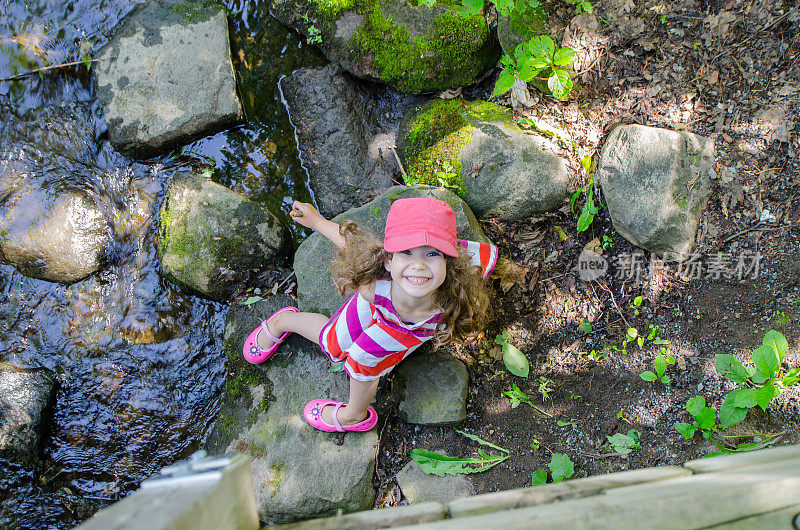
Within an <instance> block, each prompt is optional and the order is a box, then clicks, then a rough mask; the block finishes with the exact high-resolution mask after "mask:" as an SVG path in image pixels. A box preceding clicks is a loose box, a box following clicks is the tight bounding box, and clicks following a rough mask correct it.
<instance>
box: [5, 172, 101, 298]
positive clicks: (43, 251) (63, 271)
mask: <svg viewBox="0 0 800 530" xmlns="http://www.w3.org/2000/svg"><path fill="white" fill-rule="evenodd" d="M18 176H19V177H22V176H21V175H18ZM10 180H16V179H14V178H13V175H11V174H10V172H9V173H7V174H4V175H3V176H0V182H9V181H10ZM11 195H12V196H11V197H6V199H5V200H4V201H3V202H2V205H0V260H2V261H4V262H5V263H8V264H11V265H13V266H14V267H16V268H17V270H19V271H20V272H21V273H22V274H25V275H26V276H31V277H34V278H39V279H41V280H48V281H52V282H64V283H71V282H76V281H78V280H82V279H83V278H86V277H87V276H89V275H90V274H92V273H94V272H96V271H98V270H100V268H101V267H102V266H103V262H104V259H105V254H106V250H107V248H108V247H109V245H110V244H111V240H112V237H111V229H110V226H109V224H108V220H107V219H106V217H105V215H103V212H102V211H101V210H100V208H99V207H98V205H97V203H96V202H95V199H94V198H93V197H91V196H90V195H89V194H88V193H87V192H86V191H85V190H83V189H80V188H76V187H70V186H64V187H62V189H61V190H59V191H58V194H57V195H53V189H52V188H50V187H49V186H47V184H46V182H43V181H40V180H37V179H24V180H23V179H22V178H20V180H19V181H18V185H17V186H16V187H14V188H13V192H12V194H11Z"/></svg>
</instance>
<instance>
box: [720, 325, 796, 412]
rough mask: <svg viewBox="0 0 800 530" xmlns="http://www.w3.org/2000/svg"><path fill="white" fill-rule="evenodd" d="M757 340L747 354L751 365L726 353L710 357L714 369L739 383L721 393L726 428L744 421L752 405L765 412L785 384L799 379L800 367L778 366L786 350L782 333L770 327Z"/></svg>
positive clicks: (721, 409)
mask: <svg viewBox="0 0 800 530" xmlns="http://www.w3.org/2000/svg"><path fill="white" fill-rule="evenodd" d="M761 342H762V343H761V346H759V347H758V348H757V349H756V350H755V351H753V353H752V354H751V356H750V358H751V362H752V365H750V364H748V365H743V364H742V363H741V362H739V360H738V359H737V358H736V357H734V356H733V355H730V354H727V353H718V354H716V355H715V356H714V366H715V367H716V369H717V371H718V372H719V373H720V374H722V375H723V377H725V378H726V379H728V380H729V381H733V382H734V383H736V384H737V385H738V386H739V388H738V389H736V390H733V391H731V392H729V393H728V395H727V396H725V402H724V403H723V404H722V406H721V407H720V420H721V421H722V424H723V425H724V426H726V427H727V426H729V425H735V424H736V423H739V422H740V421H742V420H744V418H745V416H746V415H747V411H748V410H749V409H751V408H753V407H755V406H759V407H761V409H762V410H764V411H766V410H767V407H768V406H769V404H770V402H771V401H772V400H773V399H775V398H776V397H777V396H779V395H780V393H781V392H782V391H783V390H784V389H785V388H786V387H788V386H792V385H795V384H797V382H798V380H800V368H792V369H791V370H787V371H784V370H783V368H782V366H781V365H782V363H783V359H784V358H785V357H786V352H787V351H788V349H789V343H788V342H787V341H786V337H784V336H783V334H782V333H780V332H779V331H775V330H774V329H771V330H769V331H768V332H767V333H766V334H765V335H764V338H763V339H762V341H761Z"/></svg>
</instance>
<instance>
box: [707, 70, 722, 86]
mask: <svg viewBox="0 0 800 530" xmlns="http://www.w3.org/2000/svg"><path fill="white" fill-rule="evenodd" d="M718 82H719V71H717V70H714V71H713V72H711V75H710V76H708V84H709V85H716V84H717V83H718Z"/></svg>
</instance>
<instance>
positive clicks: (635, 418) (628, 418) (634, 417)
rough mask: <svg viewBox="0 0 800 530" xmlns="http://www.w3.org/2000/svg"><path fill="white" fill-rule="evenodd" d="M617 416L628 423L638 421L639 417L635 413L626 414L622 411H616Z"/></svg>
mask: <svg viewBox="0 0 800 530" xmlns="http://www.w3.org/2000/svg"><path fill="white" fill-rule="evenodd" d="M617 418H619V419H620V420H622V421H624V422H625V423H627V424H628V425H633V424H634V422H638V421H639V417H638V416H637V415H636V414H634V415H632V416H626V415H625V413H624V412H623V411H619V412H617Z"/></svg>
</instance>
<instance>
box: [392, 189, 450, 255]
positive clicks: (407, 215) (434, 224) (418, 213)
mask: <svg viewBox="0 0 800 530" xmlns="http://www.w3.org/2000/svg"><path fill="white" fill-rule="evenodd" d="M422 246H430V247H433V248H435V249H436V250H439V251H441V252H444V253H445V254H447V255H448V256H458V250H457V249H456V214H455V212H454V211H453V209H452V208H451V207H450V205H449V204H447V203H446V202H444V201H440V200H439V199H431V198H426V197H419V198H413V199H397V200H396V201H394V203H392V207H391V208H389V215H387V216H386V230H385V235H384V238H383V248H384V250H386V251H387V252H402V251H403V250H408V249H411V248H414V247H422Z"/></svg>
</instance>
